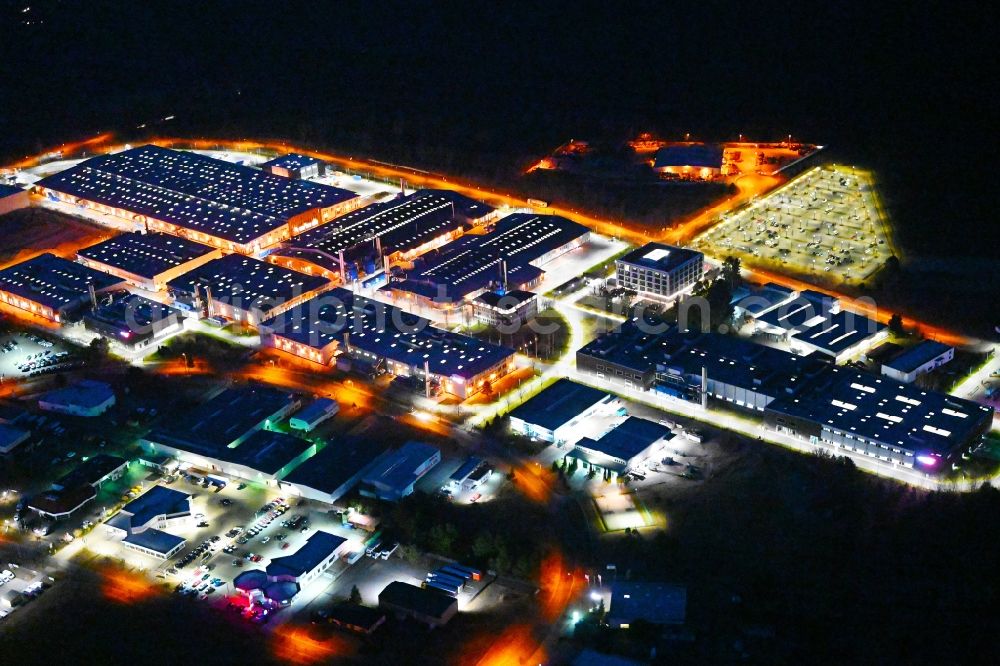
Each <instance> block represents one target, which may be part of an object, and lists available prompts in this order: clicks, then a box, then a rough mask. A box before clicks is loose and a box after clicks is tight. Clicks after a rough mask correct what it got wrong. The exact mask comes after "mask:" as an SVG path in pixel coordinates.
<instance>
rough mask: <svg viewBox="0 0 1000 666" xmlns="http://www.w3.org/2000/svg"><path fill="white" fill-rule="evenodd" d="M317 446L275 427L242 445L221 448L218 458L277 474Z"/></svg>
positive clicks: (249, 438)
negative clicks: (273, 429) (275, 429)
mask: <svg viewBox="0 0 1000 666" xmlns="http://www.w3.org/2000/svg"><path fill="white" fill-rule="evenodd" d="M314 446H315V445H314V444H313V443H312V442H310V441H309V440H306V439H302V438H301V437H295V436H293V435H286V434H285V433H282V432H274V431H271V430H258V431H257V432H255V433H254V434H252V435H250V436H249V437H247V438H246V440H244V441H243V442H241V443H240V444H239V446H235V447H233V448H225V449H220V450H219V451H218V453H217V454H216V455H215V456H214V457H216V458H218V459H220V460H225V461H227V462H231V463H235V464H237V465H243V466H245V467H249V468H250V469H254V470H257V471H258V472H263V473H265V474H277V473H278V472H280V471H281V470H282V469H283V468H284V467H285V466H287V465H288V464H289V463H291V462H292V461H293V460H295V459H296V458H298V457H299V456H301V455H302V454H303V453H305V452H307V451H308V450H309V449H311V448H313V447H314Z"/></svg>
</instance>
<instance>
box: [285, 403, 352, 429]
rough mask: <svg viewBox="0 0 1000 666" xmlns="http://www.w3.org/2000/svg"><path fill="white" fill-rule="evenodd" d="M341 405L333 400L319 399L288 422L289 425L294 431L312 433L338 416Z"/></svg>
mask: <svg viewBox="0 0 1000 666" xmlns="http://www.w3.org/2000/svg"><path fill="white" fill-rule="evenodd" d="M339 411H340V405H339V404H337V401H336V400H334V399H332V398H317V399H316V400H313V401H312V402H311V403H310V404H309V405H308V406H307V407H306V408H305V409H303V410H302V411H300V412H299V413H297V414H295V415H294V416H292V418H290V419H289V420H288V425H289V426H290V427H291V428H292V429H293V430H304V431H305V432H310V431H312V430H313V429H314V428H315V427H316V426H318V425H319V424H320V423H322V422H323V421H326V420H327V419H329V418H332V417H333V416H336V415H337V412H339Z"/></svg>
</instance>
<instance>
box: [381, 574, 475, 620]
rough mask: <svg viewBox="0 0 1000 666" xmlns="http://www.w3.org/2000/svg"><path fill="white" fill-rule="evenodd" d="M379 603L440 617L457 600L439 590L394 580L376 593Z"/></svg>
mask: <svg viewBox="0 0 1000 666" xmlns="http://www.w3.org/2000/svg"><path fill="white" fill-rule="evenodd" d="M378 601H379V603H380V604H381V603H388V604H392V605H394V606H399V607H400V608H405V609H407V610H409V611H413V612H415V613H419V614H421V615H426V616H428V617H434V618H442V617H444V615H445V614H446V613H447V612H448V611H449V610H451V609H452V608H454V607H456V606H457V605H458V600H457V599H454V598H452V597H449V596H448V595H446V594H442V593H440V592H434V591H431V590H425V589H423V588H421V587H417V586H416V585H410V584H409V583H404V582H402V581H399V580H396V581H393V582H391V583H389V584H388V585H386V586H385V589H383V590H382V591H381V592H379V593H378Z"/></svg>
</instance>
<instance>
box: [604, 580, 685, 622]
mask: <svg viewBox="0 0 1000 666" xmlns="http://www.w3.org/2000/svg"><path fill="white" fill-rule="evenodd" d="M686 619H687V588H686V587H683V586H681V585H670V584H668V583H645V582H638V581H616V582H614V583H613V584H612V585H611V602H610V603H609V604H608V611H607V615H606V616H605V620H604V621H605V622H606V623H607V624H608V625H609V626H611V627H614V628H615V629H628V628H629V626H631V625H633V624H636V623H637V622H648V623H649V624H653V625H678V624H684V622H685V621H686Z"/></svg>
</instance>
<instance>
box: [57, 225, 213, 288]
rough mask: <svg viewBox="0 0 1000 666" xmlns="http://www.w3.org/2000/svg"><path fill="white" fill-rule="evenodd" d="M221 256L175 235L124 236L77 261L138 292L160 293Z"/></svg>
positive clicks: (89, 249)
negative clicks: (177, 279) (110, 276)
mask: <svg viewBox="0 0 1000 666" xmlns="http://www.w3.org/2000/svg"><path fill="white" fill-rule="evenodd" d="M221 256H222V252H221V251H220V250H218V249H216V248H213V247H209V246H208V245H202V244H201V243H195V242H194V241H190V240H187V239H186V238H180V237H178V236H171V235H169V234H143V233H126V234H121V235H119V236H115V237H114V238H111V239H109V240H106V241H104V242H103V243H98V244H97V245H91V246H90V247H86V248H83V249H82V250H80V251H78V252H77V253H76V260H77V261H78V262H80V263H81V264H83V265H84V266H89V267H90V268H93V269H95V270H99V271H102V272H104V273H107V274H109V275H114V276H115V277H119V278H121V279H123V280H125V281H126V282H128V283H129V284H132V285H134V286H136V287H139V288H141V289H147V290H149V291H160V290H162V289H164V288H165V287H166V284H167V283H168V282H170V281H171V280H173V279H174V278H176V277H180V276H181V275H183V274H184V273H187V272H188V271H190V270H193V269H195V268H197V267H198V266H201V265H202V264H204V263H206V262H208V261H211V260H212V259H218V258H219V257H221Z"/></svg>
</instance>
